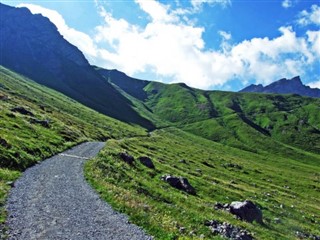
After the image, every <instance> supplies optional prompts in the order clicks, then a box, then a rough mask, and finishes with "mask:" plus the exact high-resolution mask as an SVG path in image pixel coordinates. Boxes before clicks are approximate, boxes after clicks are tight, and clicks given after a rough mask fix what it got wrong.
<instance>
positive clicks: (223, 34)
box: [219, 31, 231, 40]
mask: <svg viewBox="0 0 320 240" xmlns="http://www.w3.org/2000/svg"><path fill="white" fill-rule="evenodd" d="M219 34H220V36H221V37H222V38H223V39H224V40H230V39H231V34H230V33H227V32H225V31H219Z"/></svg>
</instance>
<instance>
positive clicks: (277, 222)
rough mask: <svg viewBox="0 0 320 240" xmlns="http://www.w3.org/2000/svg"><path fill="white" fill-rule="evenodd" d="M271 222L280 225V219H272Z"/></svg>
mask: <svg viewBox="0 0 320 240" xmlns="http://www.w3.org/2000/svg"><path fill="white" fill-rule="evenodd" d="M273 221H274V223H276V224H279V223H281V219H280V218H274V219H273Z"/></svg>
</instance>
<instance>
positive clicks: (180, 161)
mask: <svg viewBox="0 0 320 240" xmlns="http://www.w3.org/2000/svg"><path fill="white" fill-rule="evenodd" d="M179 163H184V164H187V161H186V160H184V159H181V160H179Z"/></svg>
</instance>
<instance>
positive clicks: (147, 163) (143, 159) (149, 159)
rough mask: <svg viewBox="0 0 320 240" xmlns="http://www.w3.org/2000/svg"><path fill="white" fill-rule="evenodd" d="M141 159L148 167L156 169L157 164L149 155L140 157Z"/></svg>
mask: <svg viewBox="0 0 320 240" xmlns="http://www.w3.org/2000/svg"><path fill="white" fill-rule="evenodd" d="M139 161H140V162H141V163H142V164H143V165H144V166H146V167H148V168H152V169H154V168H155V166H154V164H153V162H152V160H151V158H149V157H139Z"/></svg>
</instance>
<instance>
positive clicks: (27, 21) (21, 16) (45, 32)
mask: <svg viewBox="0 0 320 240" xmlns="http://www.w3.org/2000/svg"><path fill="white" fill-rule="evenodd" d="M0 11H1V22H0V26H1V28H0V41H1V49H0V50H1V53H2V58H1V60H0V61H1V62H0V63H1V64H6V65H9V66H7V67H12V68H13V69H14V70H18V71H22V72H24V71H25V69H24V66H22V65H21V64H19V63H17V62H19V61H16V59H20V60H25V59H28V62H30V61H35V62H37V63H38V64H39V65H42V66H44V67H45V68H48V69H49V71H51V72H52V73H56V71H57V70H58V69H61V66H62V65H63V62H62V61H61V59H64V60H68V61H70V62H73V63H75V64H77V65H79V66H89V63H88V61H87V60H86V58H85V57H84V55H83V54H82V52H81V51H79V50H78V48H77V47H75V46H73V45H72V44H70V43H69V42H67V41H66V40H65V39H64V38H63V37H62V36H61V34H60V33H59V31H58V30H57V28H56V26H55V25H54V24H53V23H51V22H50V20H49V19H48V18H46V17H43V16H42V15H40V14H35V15H34V14H32V13H31V12H30V11H29V10H28V9H27V8H14V7H10V6H6V5H4V4H0Z"/></svg>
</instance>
